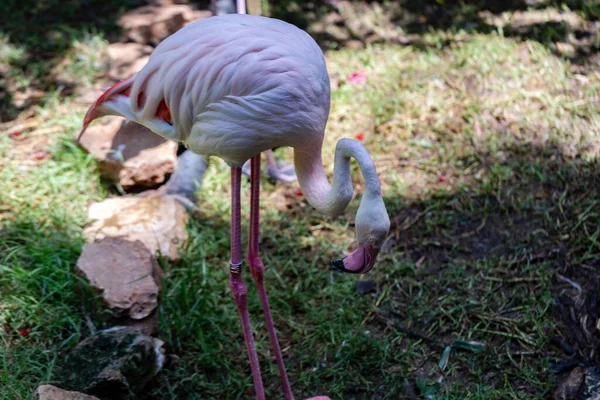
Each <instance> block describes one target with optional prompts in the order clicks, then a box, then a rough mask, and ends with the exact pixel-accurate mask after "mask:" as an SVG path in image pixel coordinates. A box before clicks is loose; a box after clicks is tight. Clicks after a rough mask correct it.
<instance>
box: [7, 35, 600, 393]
mask: <svg viewBox="0 0 600 400" xmlns="http://www.w3.org/2000/svg"><path fill="white" fill-rule="evenodd" d="M448 40H450V44H449V45H440V46H438V45H436V44H437V43H441V42H444V43H447V42H448ZM77 43H80V42H75V41H74V42H73V43H72V46H69V47H71V48H74V49H78V47H77V46H78V44H77ZM423 43H425V44H426V45H425V46H421V45H420V46H397V45H374V46H368V47H367V48H365V49H362V50H349V49H342V50H340V51H331V52H328V54H327V61H328V67H329V70H330V73H331V77H332V86H333V88H334V91H333V94H332V100H333V104H332V111H331V119H330V123H329V126H328V132H327V140H326V143H325V148H324V153H325V157H324V158H325V162H326V163H327V165H326V170H327V171H328V172H329V173H331V172H332V167H333V165H332V164H333V160H332V159H331V157H330V156H329V155H331V154H332V150H333V148H334V146H335V143H336V142H337V140H338V139H339V138H341V137H353V136H355V135H356V134H357V133H359V132H363V134H364V137H365V139H364V141H365V145H366V146H367V148H368V149H369V151H370V152H371V155H372V156H373V158H374V159H375V161H376V164H377V167H378V170H379V173H380V178H381V180H382V184H383V189H384V195H385V200H386V204H387V206H388V212H389V214H390V218H391V220H392V230H391V232H390V238H389V240H388V242H387V243H386V246H385V250H384V251H383V252H382V254H381V255H380V258H379V262H378V264H377V265H376V267H375V268H374V269H373V270H372V271H371V272H370V273H369V275H367V276H364V277H355V276H347V275H338V274H332V273H330V272H329V270H328V262H329V260H330V259H331V258H333V257H337V256H339V255H340V253H343V252H346V251H348V250H349V248H350V244H351V242H352V241H353V218H354V215H355V211H356V208H357V202H356V201H354V202H353V203H352V205H351V206H350V208H349V210H348V211H347V212H346V214H345V215H344V216H342V217H340V218H338V219H335V220H328V219H324V218H323V217H322V216H321V215H319V214H318V213H317V212H316V211H315V210H313V209H312V208H311V207H310V206H309V205H308V204H307V203H306V202H305V200H304V199H303V198H302V197H299V196H298V195H296V194H295V190H296V184H281V183H278V184H273V183H270V182H265V184H264V186H263V192H262V195H263V197H262V199H263V205H262V220H263V223H262V225H261V226H262V242H261V249H262V252H263V256H264V261H265V265H266V278H265V279H266V286H267V289H268V291H269V294H270V298H271V306H272V310H273V314H274V318H275V321H276V326H277V328H278V331H279V338H280V341H281V347H282V348H283V351H284V356H285V359H286V362H287V366H288V372H289V375H290V379H291V381H292V384H293V388H294V391H295V394H296V396H297V397H298V398H303V397H307V396H309V395H318V394H328V395H330V396H331V397H332V398H343V399H363V398H369V399H384V398H389V399H397V398H411V397H419V396H421V397H426V396H427V395H428V394H429V396H433V397H428V398H441V399H463V398H472V399H492V398H494V399H514V398H527V399H529V398H540V399H541V398H547V397H549V396H550V394H551V393H552V391H553V390H554V388H555V387H556V385H557V383H558V381H559V380H560V376H561V375H560V374H559V375H555V374H553V373H552V368H551V367H552V366H553V365H554V364H556V363H557V362H559V361H562V360H565V359H569V355H567V354H565V353H564V352H563V351H562V350H561V349H560V347H557V346H555V345H554V344H553V343H557V342H559V343H560V342H564V343H567V344H568V345H570V346H573V347H575V348H577V349H578V350H580V352H579V354H580V355H579V356H577V357H580V358H577V359H576V361H577V362H581V363H583V364H586V365H595V363H597V362H598V360H597V359H596V358H597V357H598V356H597V355H595V354H596V353H597V352H596V353H594V352H593V351H592V350H593V349H594V346H595V344H594V342H593V341H592V342H590V343H588V342H585V341H582V340H580V339H578V337H577V335H576V334H575V333H577V332H578V331H582V330H583V328H585V329H588V327H587V325H586V324H589V323H591V324H595V320H593V321H592V319H591V318H590V321H589V322H585V321H584V322H581V319H579V320H578V321H579V322H581V325H578V322H577V321H575V322H574V321H570V320H569V319H566V318H565V317H564V315H563V314H564V313H563V311H564V310H567V311H568V310H569V307H570V306H569V305H568V299H571V298H573V296H575V294H576V292H575V289H574V288H573V286H571V285H570V284H568V283H566V281H565V280H564V279H563V278H567V279H570V280H572V281H575V282H577V283H578V284H579V285H581V287H582V290H583V295H584V296H587V297H586V298H588V299H591V298H592V296H593V294H594V293H595V292H596V290H597V289H596V286H595V285H596V282H597V274H596V272H595V269H596V268H597V266H598V265H599V263H600V248H599V247H600V246H599V245H598V243H599V242H598V236H599V234H600V231H598V227H597V220H598V212H597V210H598V202H599V201H600V193H599V189H598V188H599V187H600V185H598V183H599V182H598V179H599V178H598V176H599V174H598V172H599V168H600V165H598V162H597V158H598V145H597V143H598V139H599V138H598V136H599V134H600V132H599V128H600V125H599V123H598V117H597V115H598V108H599V104H598V92H599V89H600V75H599V74H598V72H597V70H593V69H585V68H584V69H583V70H582V69H581V68H575V67H574V66H572V65H571V64H570V62H569V61H567V60H565V59H562V58H559V57H557V56H555V55H553V54H552V53H551V51H550V50H549V49H548V47H546V46H544V45H542V44H540V43H538V42H534V41H518V40H516V39H512V38H504V37H502V36H501V35H499V34H497V33H491V34H487V35H484V34H476V33H468V34H467V33H459V34H456V35H451V37H448V34H447V33H441V32H437V33H436V32H431V33H429V34H426V35H424V36H423ZM104 45H106V42H104V41H103V39H102V37H101V36H98V37H94V38H90V39H89V40H83V41H82V42H81V46H85V48H87V49H91V50H90V52H89V53H86V52H85V51H82V52H83V53H84V54H95V53H101V51H102V46H104ZM6 53H7V54H8V55H3V57H9V58H11V59H18V58H19V57H21V54H22V53H20V52H19V50H18V48H16V50H15V49H12V50H11V49H8V50H6ZM66 54H69V53H66ZM73 54H75V53H73ZM73 60H77V61H76V63H75V65H74V64H73V63H72V62H70V61H66V64H65V65H69V66H70V67H71V68H73V69H72V70H73V71H81V74H80V75H78V76H79V78H78V79H79V80H78V82H79V83H78V84H79V85H86V84H87V82H89V81H90V80H91V79H93V76H94V74H96V73H97V68H100V67H98V65H101V64H98V60H97V59H96V58H95V57H90V58H86V57H82V58H78V57H75V58H73ZM77 63H80V64H77ZM357 71H359V72H363V73H365V74H366V76H367V83H366V84H365V85H350V84H349V83H348V82H347V77H348V76H349V75H350V74H351V73H353V72H357ZM73 74H76V73H72V74H70V75H73ZM84 111H85V110H84V108H83V107H82V106H80V105H77V103H75V102H72V101H71V100H69V99H68V98H66V99H65V98H63V97H61V96H58V95H56V96H53V97H50V98H49V99H48V101H47V102H46V103H45V104H44V105H43V106H38V107H37V108H35V109H34V113H35V115H36V116H37V118H38V119H39V121H40V122H39V124H38V125H37V126H36V127H35V128H34V129H31V130H29V131H26V132H24V133H23V134H22V136H20V137H18V138H16V137H13V136H11V135H9V134H2V136H0V165H1V168H0V193H1V194H0V229H1V230H0V249H1V250H0V293H2V297H1V298H0V329H1V330H0V341H1V343H2V344H1V345H0V398H3V399H25V398H29V397H30V395H31V393H32V391H33V390H34V389H35V387H36V386H37V385H39V384H41V383H47V382H58V383H59V378H60V377H57V376H54V375H53V371H55V369H56V368H58V366H60V364H61V360H62V359H63V358H64V355H65V354H66V353H67V352H68V351H69V349H71V348H72V347H73V346H74V345H76V344H77V343H78V342H79V341H80V340H81V339H82V338H84V337H86V336H87V335H88V334H89V331H88V328H87V325H86V322H85V317H86V316H90V317H91V320H92V321H93V323H94V324H95V325H96V326H97V327H98V328H102V327H104V326H105V323H106V322H105V321H106V318H105V316H104V315H103V314H102V312H100V311H98V308H97V307H96V306H95V300H94V298H93V296H91V295H90V293H89V291H88V289H87V288H86V286H85V284H84V283H83V282H81V281H80V280H79V279H78V278H77V277H76V276H75V263H76V261H77V257H78V255H79V252H80V249H81V247H82V245H83V239H82V235H81V227H82V226H83V225H84V224H85V208H86V204H87V203H88V202H89V201H93V200H100V199H102V198H104V197H106V196H107V195H110V194H111V193H112V191H111V189H110V188H108V187H106V186H104V184H103V183H102V182H101V181H100V178H99V175H98V171H97V169H96V166H95V163H94V161H93V160H92V159H91V158H90V157H89V156H88V155H86V154H85V153H84V152H83V151H82V150H80V149H79V148H77V147H76V146H75V145H74V144H73V135H74V133H75V132H76V131H77V129H78V127H79V125H80V123H81V120H82V118H83V113H84ZM17 122H19V120H17ZM44 130H51V131H52V132H53V133H50V134H46V135H38V136H36V132H44ZM39 136H42V137H44V139H45V140H44V141H41V142H40V141H39V140H38V139H39ZM40 149H45V150H48V151H49V157H48V158H46V159H44V160H42V161H32V160H31V158H30V156H31V153H32V152H33V151H39V150H40ZM278 155H279V157H287V158H289V156H290V153H289V152H287V150H285V151H284V150H281V151H278ZM211 164H212V165H211V168H210V169H209V171H208V172H207V175H206V177H205V180H204V184H203V188H202V189H201V192H200V198H201V201H200V209H201V210H202V216H201V217H200V218H198V219H194V220H192V221H191V222H190V224H189V233H190V241H189V243H188V244H187V245H186V246H185V247H184V248H182V253H181V255H182V257H181V259H180V260H179V261H177V262H175V263H173V264H172V265H165V270H166V271H165V272H166V273H165V275H164V278H163V279H164V281H163V290H162V293H161V301H160V334H159V338H161V339H162V340H164V341H165V342H166V347H167V352H168V354H169V359H168V363H167V365H166V367H165V369H164V370H163V371H162V372H161V373H160V374H159V375H158V376H157V378H156V380H155V381H154V382H152V383H151V385H150V386H149V387H148V388H147V389H146V393H145V394H144V396H143V397H144V398H148V399H200V398H252V380H251V377H250V374H249V365H248V363H247V360H246V356H245V353H244V352H245V349H244V346H243V342H242V341H241V330H240V327H239V326H238V325H239V324H238V317H237V312H236V310H235V307H234V304H233V301H232V298H231V295H230V292H229V289H228V285H227V280H228V270H227V260H228V242H229V240H228V232H229V212H230V208H229V207H230V205H229V175H228V170H227V168H226V166H225V165H224V164H223V163H222V162H220V161H219V160H212V161H211ZM353 175H354V177H355V179H356V182H355V183H356V185H357V190H358V191H359V192H360V184H361V179H360V174H359V173H358V169H357V168H356V167H355V169H354V174H353ZM243 189H244V193H247V192H248V189H249V185H248V182H247V181H244V182H243ZM246 200H247V199H246ZM247 203H248V202H247V201H245V202H244V204H243V213H244V215H248V212H249V206H248V204H247ZM561 277H562V278H561ZM246 280H247V282H248V283H250V282H251V279H250V276H249V274H248V273H246ZM359 280H371V281H373V282H374V284H375V288H376V290H375V292H374V293H370V294H366V295H360V294H359V293H358V292H357V290H356V285H357V281H359ZM249 286H250V296H249V298H250V313H251V316H252V320H253V321H252V322H253V327H254V331H255V336H256V342H257V345H258V351H259V358H260V360H261V363H262V364H261V367H262V370H263V377H264V379H265V385H266V387H267V392H268V397H269V398H280V396H281V389H280V384H279V380H278V378H277V370H276V367H275V364H274V363H273V362H272V361H273V357H272V353H271V350H270V345H269V340H268V336H267V334H266V330H265V327H264V322H263V318H262V313H261V308H260V304H259V302H258V299H257V297H256V293H255V291H254V289H253V287H252V284H249ZM590 301H591V300H590ZM576 311H577V313H580V314H581V316H585V315H588V314H590V313H587V314H586V310H585V309H583V310H581V309H577V310H576ZM567 314H568V312H567ZM580 314H577V315H580ZM20 329H27V331H28V335H27V336H22V334H20V332H19V330H20ZM592 330H593V328H592ZM555 339H556V340H555ZM457 341H473V342H478V343H482V344H483V347H482V346H470V347H469V346H467V348H461V347H460V346H457V343H460V342H457ZM453 345H454V346H453ZM448 346H450V347H451V351H450V353H449V357H448V358H447V364H446V365H445V366H444V368H441V367H440V361H441V360H442V359H443V354H444V353H445V352H446V354H447V350H446V349H447V348H448ZM463 347H464V346H463Z"/></svg>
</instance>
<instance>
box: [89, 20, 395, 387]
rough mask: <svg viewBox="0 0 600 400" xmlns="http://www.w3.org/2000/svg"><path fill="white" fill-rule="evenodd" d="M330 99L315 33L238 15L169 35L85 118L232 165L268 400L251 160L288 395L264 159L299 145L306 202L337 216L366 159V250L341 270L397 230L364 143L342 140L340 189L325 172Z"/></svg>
mask: <svg viewBox="0 0 600 400" xmlns="http://www.w3.org/2000/svg"><path fill="white" fill-rule="evenodd" d="M329 102H330V89H329V77H328V74H327V69H326V66H325V60H324V58H323V54H322V52H321V50H320V49H319V47H318V46H317V44H316V43H315V42H314V40H313V39H312V38H311V37H310V36H309V35H308V34H306V33H305V32H304V31H302V30H300V29H298V28H296V27H294V26H293V25H290V24H287V23H285V22H282V21H278V20H275V19H269V18H263V17H256V16H248V15H235V14H232V15H225V16H220V17H213V18H208V19H206V20H202V21H199V22H196V23H193V24H190V25H188V26H186V27H185V28H183V29H181V30H180V31H178V32H177V33H175V34H173V35H172V36H170V37H168V38H167V39H165V40H164V41H163V42H162V43H161V44H160V45H159V46H158V47H157V48H156V49H155V50H154V52H153V53H152V56H151V57H150V61H149V62H148V64H147V65H146V66H145V67H144V68H143V69H142V70H141V71H140V72H139V73H137V74H136V75H134V76H132V77H131V78H129V79H126V80H125V81H122V82H120V83H118V84H117V85H115V86H113V87H112V88H111V89H109V90H108V91H107V92H106V93H104V94H103V96H101V98H100V99H98V101H96V103H95V104H94V105H93V106H92V107H91V108H90V110H89V111H88V113H87V114H86V117H85V120H84V130H85V127H87V125H88V124H89V123H90V122H91V121H92V120H93V119H95V118H98V117H100V116H102V115H108V114H114V115H121V116H124V117H126V118H128V119H130V120H133V121H136V122H138V123H140V124H143V125H145V126H147V127H148V128H150V129H151V130H153V131H154V132H156V133H158V134H159V135H162V136H164V137H166V138H169V139H173V140H177V141H180V142H183V143H184V144H185V145H186V147H188V148H189V149H190V150H192V151H194V152H196V153H199V154H203V155H206V156H213V155H214V156H218V157H220V158H222V159H223V160H225V161H226V162H227V163H228V164H229V165H230V166H231V169H232V192H233V194H232V196H233V199H232V236H231V238H232V242H231V271H230V286H231V288H232V290H233V294H234V298H235V300H236V304H237V306H238V309H239V311H240V317H241V320H242V324H243V327H244V334H245V338H246V344H247V346H248V353H249V356H250V361H251V366H252V372H253V376H254V383H255V388H256V391H257V397H258V398H264V393H263V388H262V381H261V378H260V371H259V367H258V359H257V357H256V351H255V349H254V342H253V337H252V333H251V331H250V321H249V317H248V312H247V308H246V303H247V300H246V293H247V291H246V287H245V285H244V283H243V281H242V280H241V243H240V232H239V229H240V227H239V224H240V214H239V211H240V205H239V201H240V197H239V196H240V193H239V191H240V173H241V168H240V167H241V166H242V165H243V164H244V162H246V161H247V160H249V159H251V160H252V174H251V181H252V185H251V187H252V193H251V215H250V237H249V240H250V243H249V250H248V261H249V264H250V270H251V272H252V275H253V277H254V280H255V282H256V285H257V287H258V292H259V295H260V298H261V302H262V304H263V307H264V309H265V317H266V320H267V328H268V329H269V333H270V335H271V342H272V344H273V346H274V348H275V356H276V358H277V362H278V366H279V369H280V372H281V375H282V379H283V386H284V392H285V397H286V398H288V399H290V398H292V394H291V390H290V388H289V383H288V381H287V376H286V373H285V367H284V365H283V358H282V355H281V351H280V350H279V345H278V342H277V337H276V334H275V329H274V326H273V321H272V318H271V315H270V308H269V304H268V300H267V295H266V291H265V290H264V286H263V277H262V275H263V269H264V267H263V264H262V261H261V260H260V255H259V251H258V226H259V220H258V201H259V184H260V173H259V172H260V153H261V152H264V151H267V150H269V149H272V148H273V147H279V146H291V147H293V148H294V163H295V168H296V172H297V174H298V180H299V183H300V185H301V187H302V189H303V192H304V194H305V195H306V198H307V200H308V201H309V202H310V203H311V204H312V205H313V206H315V207H316V208H317V209H319V210H320V211H322V212H324V213H326V214H329V215H332V216H336V215H339V214H341V213H342V212H343V211H344V209H345V208H346V206H347V204H348V202H349V201H350V200H351V198H352V196H353V187H352V183H351V180H350V168H349V162H350V161H349V160H350V157H353V158H355V159H356V160H357V161H358V163H359V165H360V167H361V170H362V172H363V176H364V178H365V192H364V193H363V197H362V200H361V205H360V207H359V210H358V214H357V217H356V234H357V237H358V240H359V248H358V249H357V250H355V251H354V252H353V253H352V254H351V255H350V256H349V257H347V258H345V259H344V260H336V261H335V262H334V267H335V268H336V269H338V270H342V271H345V272H352V273H364V272H367V271H368V270H369V269H370V268H371V267H372V266H373V263H374V261H375V257H376V255H377V252H378V249H379V247H380V246H381V244H382V242H383V240H384V239H385V236H386V235H387V233H388V229H389V218H388V216H387V212H386V210H385V206H384V204H383V200H382V198H381V193H380V189H379V180H378V178H377V174H376V171H375V167H374V165H373V162H372V160H371V158H370V157H369V156H368V153H367V152H366V150H365V149H364V147H363V146H362V144H360V143H359V142H356V141H353V140H348V139H342V140H340V142H339V143H338V147H337V149H336V160H335V170H334V181H333V184H332V185H330V184H329V182H328V180H327V178H326V176H325V172H324V170H323V166H322V163H321V145H322V142H323V135H324V131H325V125H326V122H327V117H328V114H329ZM82 133H83V131H82Z"/></svg>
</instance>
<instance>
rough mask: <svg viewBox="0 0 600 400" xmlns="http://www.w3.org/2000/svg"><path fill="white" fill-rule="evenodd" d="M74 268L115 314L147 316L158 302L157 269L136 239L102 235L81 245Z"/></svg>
mask: <svg viewBox="0 0 600 400" xmlns="http://www.w3.org/2000/svg"><path fill="white" fill-rule="evenodd" d="M77 269H78V271H79V272H80V273H81V274H82V275H83V276H84V277H85V278H86V279H87V281H88V282H89V283H90V285H91V286H92V287H93V288H94V289H95V290H97V291H98V292H100V293H102V297H103V299H104V302H105V303H106V305H107V306H108V308H109V309H111V310H113V311H115V313H116V314H117V316H123V315H126V316H128V317H130V318H132V319H142V318H145V317H147V316H149V315H150V314H151V313H152V311H154V310H155V309H156V307H157V305H158V294H159V292H160V275H161V271H160V269H159V266H158V264H157V263H156V261H155V260H154V259H153V257H152V254H150V251H148V249H147V248H146V247H145V246H144V245H143V244H142V243H140V242H130V241H128V240H125V239H120V238H106V239H104V240H100V241H98V242H95V243H88V244H86V245H85V246H84V247H83V251H82V252H81V256H80V257H79V259H78V260H77Z"/></svg>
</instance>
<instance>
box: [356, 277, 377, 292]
mask: <svg viewBox="0 0 600 400" xmlns="http://www.w3.org/2000/svg"><path fill="white" fill-rule="evenodd" d="M356 291H357V292H358V294H359V295H361V296H365V295H367V294H370V293H375V292H377V282H375V281H372V280H360V281H358V282H356Z"/></svg>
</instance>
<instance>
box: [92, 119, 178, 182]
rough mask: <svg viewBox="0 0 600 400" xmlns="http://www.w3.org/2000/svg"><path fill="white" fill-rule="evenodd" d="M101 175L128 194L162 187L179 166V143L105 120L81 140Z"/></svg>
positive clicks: (132, 125)
mask: <svg viewBox="0 0 600 400" xmlns="http://www.w3.org/2000/svg"><path fill="white" fill-rule="evenodd" d="M80 145H81V147H83V148H84V149H85V150H86V151H87V152H89V153H90V154H92V155H93V156H94V157H95V158H96V159H97V160H98V161H99V167H100V172H101V173H102V175H103V176H104V177H106V178H109V179H111V180H113V181H115V182H118V183H119V184H120V185H121V187H122V188H123V189H125V190H129V189H133V188H135V187H154V186H156V185H159V184H162V183H164V182H165V180H166V179H167V176H168V175H170V174H171V173H173V171H174V170H175V167H176V166H177V143H175V142H173V141H170V140H166V139H164V138H162V137H160V136H158V135H157V134H155V133H154V132H152V131H151V130H150V129H148V128H146V127H145V126H142V125H140V124H137V123H135V122H127V121H125V119H123V118H121V117H105V118H102V119H101V120H100V121H99V122H98V123H95V124H94V125H92V126H90V127H89V128H88V130H87V131H86V132H85V134H84V135H83V136H82V137H81V141H80Z"/></svg>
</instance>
